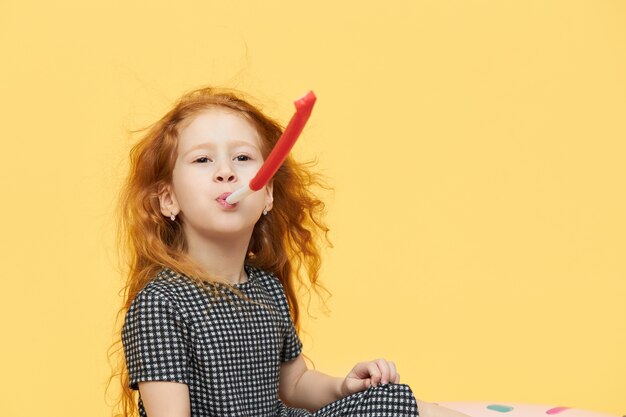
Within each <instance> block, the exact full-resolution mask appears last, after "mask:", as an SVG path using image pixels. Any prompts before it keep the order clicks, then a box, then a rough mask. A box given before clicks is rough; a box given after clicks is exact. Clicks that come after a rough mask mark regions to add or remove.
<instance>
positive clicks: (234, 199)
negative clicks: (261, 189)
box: [226, 185, 254, 204]
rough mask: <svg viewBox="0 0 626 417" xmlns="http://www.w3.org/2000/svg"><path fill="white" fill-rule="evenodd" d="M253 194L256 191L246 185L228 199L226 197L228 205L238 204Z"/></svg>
mask: <svg viewBox="0 0 626 417" xmlns="http://www.w3.org/2000/svg"><path fill="white" fill-rule="evenodd" d="M253 192H254V191H253V190H251V189H250V186H249V185H246V186H244V187H241V188H240V189H238V190H237V191H235V192H234V193H232V194H231V195H229V196H228V197H226V202H227V203H228V204H235V203H238V202H240V201H241V200H243V199H244V198H246V197H247V196H249V195H250V194H252V193H253Z"/></svg>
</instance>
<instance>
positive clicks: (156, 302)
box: [122, 265, 417, 417]
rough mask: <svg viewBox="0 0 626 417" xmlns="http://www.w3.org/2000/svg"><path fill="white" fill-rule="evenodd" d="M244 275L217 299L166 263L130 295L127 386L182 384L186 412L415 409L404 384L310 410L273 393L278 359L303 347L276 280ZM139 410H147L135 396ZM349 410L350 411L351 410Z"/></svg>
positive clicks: (393, 412)
mask: <svg viewBox="0 0 626 417" xmlns="http://www.w3.org/2000/svg"><path fill="white" fill-rule="evenodd" d="M245 268H246V272H247V274H248V281H246V282H244V283H242V284H239V285H237V288H238V289H239V290H240V291H241V292H242V293H243V294H244V295H245V296H247V297H248V298H250V300H252V302H250V301H245V300H242V299H241V298H240V297H238V296H236V295H235V294H231V293H229V294H228V295H227V296H226V297H225V298H224V297H222V298H220V299H219V300H218V301H217V302H215V301H214V300H212V298H211V297H210V296H208V295H207V294H206V293H205V291H203V290H202V289H200V288H198V286H196V285H195V284H194V283H193V282H191V281H190V280H188V279H186V278H185V277H183V276H181V275H179V274H177V273H176V272H174V271H172V270H171V269H169V268H163V269H162V270H161V271H160V272H159V274H158V275H157V276H156V277H155V279H153V280H152V281H151V282H150V283H149V284H148V285H146V287H145V288H143V289H142V290H141V291H140V292H139V294H138V295H137V297H136V298H135V300H133V302H132V304H131V306H130V308H129V310H128V312H127V314H126V318H125V322H124V327H123V330H122V342H123V345H124V352H125V355H126V364H127V367H128V372H129V375H130V387H131V388H133V389H138V383H139V382H142V381H173V382H180V383H184V384H187V385H188V387H189V396H190V403H191V415H192V416H193V417H196V416H198V417H203V416H212V417H218V416H219V417H225V416H239V417H240V416H280V417H287V416H289V417H291V416H298V417H300V416H311V415H314V416H316V417H317V416H319V417H322V416H328V417H331V416H357V415H358V416H381V417H386V416H405V415H406V416H415V415H417V407H416V405H415V399H414V397H413V394H412V393H411V390H410V389H409V388H408V386H406V385H392V384H387V385H381V386H379V387H376V388H370V389H369V390H366V391H362V392H360V393H357V394H354V395H351V396H349V397H346V398H342V399H341V400H338V401H335V402H334V403H331V404H329V405H327V406H326V407H323V408H322V409H320V410H318V412H316V413H314V414H311V413H309V412H308V411H306V410H302V409H295V408H289V407H286V406H285V405H284V404H283V403H282V402H281V401H280V399H279V398H278V381H279V371H280V364H281V362H286V361H289V360H292V359H295V358H296V357H297V356H298V355H299V354H300V353H301V351H302V343H301V342H300V339H299V338H298V336H297V334H296V331H295V328H294V326H293V322H292V320H291V316H290V314H289V305H288V304H287V298H286V296H285V293H284V289H283V287H282V285H281V283H280V281H279V280H278V279H277V278H276V277H275V276H274V275H272V274H269V273H267V272H265V271H262V270H260V269H257V268H254V267H251V266H248V265H246V267H245ZM138 407H139V413H140V415H141V416H146V412H145V409H144V407H143V403H142V401H141V398H140V399H139V404H138ZM355 413H356V414H355Z"/></svg>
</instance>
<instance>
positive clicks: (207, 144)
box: [184, 140, 258, 156]
mask: <svg viewBox="0 0 626 417" xmlns="http://www.w3.org/2000/svg"><path fill="white" fill-rule="evenodd" d="M229 144H230V145H232V147H239V146H247V147H249V148H255V149H256V150H258V148H257V147H256V146H254V145H253V144H251V143H250V142H246V141H245V140H234V141H232V142H230V143H229ZM202 148H208V149H214V148H215V145H214V144H213V143H211V142H204V143H199V144H197V145H196V146H193V147H192V148H191V149H189V150H188V151H187V152H185V153H184V155H185V156H187V155H189V154H190V153H191V152H193V151H196V150H198V149H202Z"/></svg>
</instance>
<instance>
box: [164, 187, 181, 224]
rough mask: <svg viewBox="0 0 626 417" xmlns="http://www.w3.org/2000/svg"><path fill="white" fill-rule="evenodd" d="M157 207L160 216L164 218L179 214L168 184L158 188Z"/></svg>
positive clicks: (178, 208) (174, 197)
mask: <svg viewBox="0 0 626 417" xmlns="http://www.w3.org/2000/svg"><path fill="white" fill-rule="evenodd" d="M159 206H160V208H161V214H163V215H164V216H165V217H170V216H171V215H172V214H174V215H177V214H178V213H179V212H180V207H179V206H178V202H177V201H176V195H175V194H174V190H172V186H171V185H170V184H166V185H163V186H161V187H159Z"/></svg>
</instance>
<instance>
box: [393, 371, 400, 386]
mask: <svg viewBox="0 0 626 417" xmlns="http://www.w3.org/2000/svg"><path fill="white" fill-rule="evenodd" d="M393 383H394V384H399V383H400V374H398V373H396V379H394V381H393Z"/></svg>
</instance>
